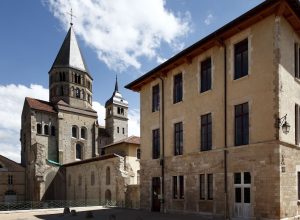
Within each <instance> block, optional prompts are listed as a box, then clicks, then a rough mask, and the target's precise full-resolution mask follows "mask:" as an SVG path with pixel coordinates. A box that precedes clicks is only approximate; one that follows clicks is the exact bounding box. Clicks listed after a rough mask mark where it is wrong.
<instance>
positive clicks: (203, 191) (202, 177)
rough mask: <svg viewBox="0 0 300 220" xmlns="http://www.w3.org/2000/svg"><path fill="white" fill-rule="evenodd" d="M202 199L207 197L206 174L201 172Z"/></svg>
mask: <svg viewBox="0 0 300 220" xmlns="http://www.w3.org/2000/svg"><path fill="white" fill-rule="evenodd" d="M199 182H200V199H201V200H204V199H205V174H200V180H199Z"/></svg>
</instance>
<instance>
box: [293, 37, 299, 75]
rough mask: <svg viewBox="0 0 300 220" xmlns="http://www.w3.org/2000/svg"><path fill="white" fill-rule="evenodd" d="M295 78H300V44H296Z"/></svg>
mask: <svg viewBox="0 0 300 220" xmlns="http://www.w3.org/2000/svg"><path fill="white" fill-rule="evenodd" d="M294 54H295V60H294V63H295V77H296V78H298V79H299V78H300V46H299V44H298V43H295V52H294Z"/></svg>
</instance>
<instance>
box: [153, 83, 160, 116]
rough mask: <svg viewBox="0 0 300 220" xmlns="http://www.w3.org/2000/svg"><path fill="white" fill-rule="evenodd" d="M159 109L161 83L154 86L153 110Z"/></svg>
mask: <svg viewBox="0 0 300 220" xmlns="http://www.w3.org/2000/svg"><path fill="white" fill-rule="evenodd" d="M156 111H159V84H157V85H156V86H153V87H152V112H156Z"/></svg>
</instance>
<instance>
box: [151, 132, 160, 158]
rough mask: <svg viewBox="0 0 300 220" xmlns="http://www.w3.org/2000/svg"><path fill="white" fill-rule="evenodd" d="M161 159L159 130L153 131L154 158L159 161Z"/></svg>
mask: <svg viewBox="0 0 300 220" xmlns="http://www.w3.org/2000/svg"><path fill="white" fill-rule="evenodd" d="M159 157H160V138H159V129H155V130H152V158H153V159H158V158H159Z"/></svg>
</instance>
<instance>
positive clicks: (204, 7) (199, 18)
mask: <svg viewBox="0 0 300 220" xmlns="http://www.w3.org/2000/svg"><path fill="white" fill-rule="evenodd" d="M81 2H85V3H86V2H94V3H95V2H96V3H97V2H98V3H99V4H98V5H92V7H90V8H89V7H88V6H85V8H84V7H83V6H82V5H80V4H81ZM141 2H142V3H141ZM261 2H262V0H243V1H241V0H226V1H225V0H223V1H221V0H201V1H199V0H166V1H165V2H164V1H163V0H155V1H154V0H144V1H140V0H97V1H90V0H72V1H68V0H49V1H48V0H47V1H37V0H27V1H20V0H2V1H1V2H0V27H1V35H0V36H1V37H0V74H1V80H0V100H2V101H0V105H1V107H3V106H4V105H5V106H8V107H5V108H3V109H2V110H1V111H0V154H1V153H3V152H11V153H10V154H8V157H10V158H12V159H15V160H19V158H18V156H17V155H18V154H19V143H18V138H19V137H18V135H17V136H15V135H16V134H17V133H16V132H19V131H18V129H19V127H18V126H20V117H21V116H20V110H21V108H22V105H23V98H24V97H23V96H25V95H31V94H33V96H36V97H38V98H40V97H46V96H47V94H46V93H47V90H46V89H47V88H48V71H49V69H50V67H51V65H52V63H53V61H54V59H55V56H56V54H57V52H58V50H59V48H60V46H61V44H62V41H63V39H64V37H65V35H66V31H67V28H68V23H69V16H68V15H67V12H68V11H69V9H70V8H71V5H70V3H72V8H73V11H74V13H75V15H76V16H77V17H76V18H75V19H74V29H75V33H77V39H78V42H79V44H80V47H81V50H82V52H83V55H84V57H85V61H86V63H87V65H88V68H89V70H90V73H91V74H92V76H93V78H94V82H93V92H94V97H93V98H94V101H97V102H98V103H99V106H101V105H103V104H104V103H105V101H106V100H107V99H108V98H109V97H110V96H111V94H112V91H113V88H114V80H115V75H116V74H118V78H119V87H121V93H122V94H123V96H124V97H125V99H127V100H128V101H129V105H130V108H131V109H134V110H136V112H135V114H136V115H137V114H138V109H139V94H138V93H135V92H132V91H129V90H126V89H125V88H123V86H124V85H126V84H127V83H129V82H131V81H133V80H134V79H136V78H137V77H139V76H141V75H142V74H144V73H146V72H147V71H149V70H151V69H152V68H154V67H156V66H157V65H158V64H159V63H160V62H162V60H166V59H168V58H170V57H171V56H173V55H175V54H176V53H178V52H179V51H180V50H181V49H182V48H185V47H187V46H189V45H191V44H193V43H195V42H196V41H198V40H200V39H201V38H203V37H205V36H206V35H208V34H209V33H211V32H213V31H214V30H216V29H218V28H219V27H221V26H223V25H224V24H226V23H228V22H230V21H231V20H233V19H234V18H236V17H238V16H239V15H241V14H242V13H244V12H246V11H247V10H249V9H251V8H253V7H254V6H256V5H258V4H259V3H261ZM125 3H126V5H122V4H125ZM164 3H165V4H164ZM97 8H99V10H96V9H97ZM116 8H117V9H116ZM81 9H84V11H83V10H81ZM147 9H149V10H151V9H152V11H150V13H148V11H147ZM155 9H157V11H156V10H155ZM88 10H91V11H88ZM98 17H101V18H99V19H98ZM94 18H97V19H98V20H94ZM154 20H155V21H154ZM89 22H90V23H89ZM122 22H123V23H122ZM102 23H103V24H102ZM131 23H132V24H131ZM124 26H125V27H126V28H127V29H124V28H123V27H124ZM122 28H123V29H122ZM115 29H117V30H119V29H120V31H119V32H117V31H116V32H115ZM110 30H113V32H110ZM127 30H128V31H127ZM120 32H121V33H120ZM137 33H138V34H139V35H138V34H137ZM137 35H138V36H137ZM120 37H121V38H120ZM120 39H124V41H122V40H120ZM128 39H129V40H128ZM132 39H136V42H132V41H134V40H132ZM145 42H146V43H145ZM124 57H126V58H124ZM119 64H120V65H121V64H122V65H121V67H120V68H119V67H117V66H118V65H119ZM12 84H15V85H16V86H15V87H14V86H13V85H12ZM31 84H35V85H36V86H37V87H34V88H37V90H35V89H34V88H31V87H30V85H31ZM38 86H41V87H38ZM10 92H12V93H13V94H11V95H10V96H9V97H6V98H4V95H5V96H6V95H7V94H8V93H10ZM41 93H43V96H39V95H41ZM14 95H15V96H17V97H18V98H16V97H15V96H14ZM9 106H11V108H9ZM14 106H18V107H16V108H14ZM14 109H15V112H14ZM12 113H15V114H12ZM18 115H19V117H18ZM136 117H138V116H136ZM6 118H12V119H11V120H9V121H5V120H3V119H6ZM6 120H8V119H6ZM13 120H15V121H13ZM10 123H11V124H12V125H11V126H10V125H9V124H10ZM137 123H138V121H137ZM8 133H9V135H8ZM13 136H14V137H13ZM12 138H15V139H16V140H12Z"/></svg>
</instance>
